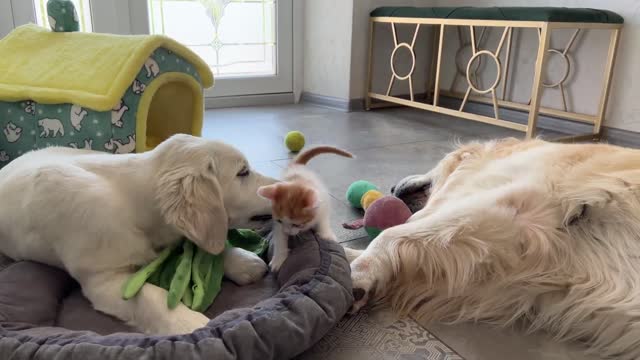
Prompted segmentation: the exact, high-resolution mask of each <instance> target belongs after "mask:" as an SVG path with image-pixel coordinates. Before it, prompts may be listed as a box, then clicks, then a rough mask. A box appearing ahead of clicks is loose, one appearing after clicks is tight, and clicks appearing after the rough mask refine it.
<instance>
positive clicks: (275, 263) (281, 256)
mask: <svg viewBox="0 0 640 360" xmlns="http://www.w3.org/2000/svg"><path fill="white" fill-rule="evenodd" d="M287 257H289V252H288V251H287V252H283V253H277V254H274V255H273V257H272V258H271V262H269V267H270V268H271V271H273V272H276V271H278V270H280V268H281V267H282V264H284V262H285V260H287Z"/></svg>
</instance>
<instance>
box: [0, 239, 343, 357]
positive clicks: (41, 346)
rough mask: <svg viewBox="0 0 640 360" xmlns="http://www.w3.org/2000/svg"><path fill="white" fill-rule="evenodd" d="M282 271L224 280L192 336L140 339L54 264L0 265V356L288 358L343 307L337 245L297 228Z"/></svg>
mask: <svg viewBox="0 0 640 360" xmlns="http://www.w3.org/2000/svg"><path fill="white" fill-rule="evenodd" d="M289 242H290V247H291V253H290V256H289V258H287V260H286V262H285V263H284V264H283V266H282V268H281V270H280V271H279V273H278V274H277V276H274V275H272V274H269V275H268V276H266V277H265V278H264V279H262V280H261V281H259V282H258V283H255V284H252V285H248V286H243V287H238V286H236V285H234V284H232V283H229V282H227V281H225V282H224V283H223V287H222V291H221V292H220V294H219V295H218V297H217V298H216V300H215V302H214V303H213V305H212V306H211V307H210V308H209V309H208V311H207V312H205V314H207V315H208V316H209V317H210V318H212V320H211V321H210V322H209V323H208V325H207V326H206V327H204V328H201V329H198V330H196V331H194V332H193V333H191V334H186V335H175V336H147V335H143V334H139V333H135V332H134V331H133V330H132V329H131V328H129V327H128V326H127V325H125V324H124V323H122V322H120V321H119V320H117V319H115V318H112V317H110V316H107V315H105V314H103V313H100V312H97V311H95V310H93V309H92V307H91V305H90V304H89V302H88V301H87V300H86V299H85V298H84V297H83V296H82V294H81V292H80V289H79V288H78V287H77V284H76V283H75V282H74V281H73V280H72V279H71V278H70V277H69V276H68V275H66V273H64V272H63V271H61V270H57V269H54V268H51V267H48V266H45V265H41V264H38V263H33V262H28V261H19V262H10V261H8V260H7V259H6V258H5V263H4V264H2V261H0V268H1V269H2V270H0V336H1V338H0V359H14V360H18V359H35V360H38V359H42V360H44V359H46V360H49V359H56V360H61V359H181V360H187V359H287V358H291V357H293V356H296V355H297V354H300V353H301V352H303V351H304V350H306V349H307V348H309V347H310V346H311V345H313V344H314V343H315V342H316V341H318V340H319V339H320V338H321V337H322V336H324V335H325V333H326V332H327V331H329V330H330V329H331V328H332V327H333V326H334V325H335V324H336V323H337V322H338V320H340V318H342V316H343V315H344V314H345V313H346V311H347V310H348V309H349V307H350V306H351V303H352V301H353V297H352V294H351V278H350V271H349V264H348V262H347V260H346V258H345V256H344V251H343V250H342V247H341V246H340V245H339V244H338V243H336V242H333V241H325V240H322V239H319V238H317V237H316V236H315V235H314V234H313V233H311V232H308V233H304V234H302V235H300V236H297V237H292V238H290V240H289Z"/></svg>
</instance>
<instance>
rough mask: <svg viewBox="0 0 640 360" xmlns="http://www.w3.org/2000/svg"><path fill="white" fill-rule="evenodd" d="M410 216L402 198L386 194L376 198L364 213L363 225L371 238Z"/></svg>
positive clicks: (402, 222) (405, 220)
mask: <svg viewBox="0 0 640 360" xmlns="http://www.w3.org/2000/svg"><path fill="white" fill-rule="evenodd" d="M409 217H411V210H409V207H407V204H405V203H404V202H403V201H402V200H400V199H398V198H397V197H395V196H391V195H387V196H384V197H381V198H380V199H378V200H376V201H374V202H373V204H371V205H370V206H369V208H368V209H367V211H366V213H365V214H364V226H365V229H366V230H367V233H368V234H369V236H370V237H371V238H372V239H373V238H375V237H376V236H378V234H380V233H381V232H382V230H385V229H388V228H390V227H393V226H396V225H400V224H404V223H405V222H407V220H409Z"/></svg>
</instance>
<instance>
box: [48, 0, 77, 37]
mask: <svg viewBox="0 0 640 360" xmlns="http://www.w3.org/2000/svg"><path fill="white" fill-rule="evenodd" d="M47 14H48V15H49V26H51V30H52V31H55V32H70V31H78V30H79V29H80V23H79V22H78V13H77V12H76V8H75V6H73V2H71V0H49V1H48V2H47Z"/></svg>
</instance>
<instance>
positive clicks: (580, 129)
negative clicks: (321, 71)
mask: <svg viewBox="0 0 640 360" xmlns="http://www.w3.org/2000/svg"><path fill="white" fill-rule="evenodd" d="M395 96H397V95H395ZM423 96H424V94H421V95H416V97H418V98H422V97H423ZM398 97H401V98H407V99H408V96H398ZM351 102H354V103H358V102H359V103H362V104H364V100H363V99H352V100H351ZM460 103H461V100H460V99H457V98H452V97H446V96H442V97H440V104H441V105H443V106H445V107H450V108H454V109H457V108H459V107H460ZM399 106H401V105H399ZM425 111H426V110H425ZM465 111H468V112H471V113H475V114H479V115H485V116H490V117H493V116H494V113H493V106H491V105H489V104H483V103H479V102H473V101H469V102H467V105H465ZM500 117H501V118H502V119H504V120H507V121H513V122H516V123H519V124H526V123H527V121H528V117H529V115H528V113H526V112H524V111H520V110H514V109H505V108H501V109H500ZM538 128H539V129H545V130H549V131H554V132H559V133H564V134H567V135H572V134H588V133H590V132H591V131H593V127H592V126H591V125H589V124H585V123H581V122H577V121H571V120H566V119H560V118H556V117H552V116H548V115H540V116H539V117H538ZM602 141H604V142H607V143H610V144H614V145H619V146H627V147H640V133H639V132H635V131H630V130H623V129H618V128H612V127H608V126H603V127H602Z"/></svg>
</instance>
